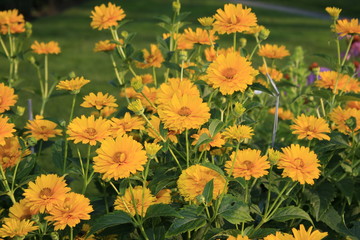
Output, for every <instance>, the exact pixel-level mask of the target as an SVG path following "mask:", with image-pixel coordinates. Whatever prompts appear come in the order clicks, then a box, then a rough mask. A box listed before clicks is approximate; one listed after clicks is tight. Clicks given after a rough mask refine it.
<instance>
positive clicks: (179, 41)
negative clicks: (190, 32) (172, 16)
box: [162, 33, 194, 50]
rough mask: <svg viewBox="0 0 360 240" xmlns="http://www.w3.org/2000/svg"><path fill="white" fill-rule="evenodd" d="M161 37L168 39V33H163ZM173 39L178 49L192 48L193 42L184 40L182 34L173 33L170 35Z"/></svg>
mask: <svg viewBox="0 0 360 240" xmlns="http://www.w3.org/2000/svg"><path fill="white" fill-rule="evenodd" d="M162 36H163V39H164V40H165V39H168V38H169V37H170V33H163V35H162ZM172 36H173V38H174V40H175V41H176V49H178V50H187V49H193V47H194V44H193V43H192V42H189V41H187V40H186V38H185V36H184V34H181V33H175V34H173V35H172Z"/></svg>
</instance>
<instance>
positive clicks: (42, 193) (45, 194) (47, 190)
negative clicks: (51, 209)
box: [39, 188, 52, 199]
mask: <svg viewBox="0 0 360 240" xmlns="http://www.w3.org/2000/svg"><path fill="white" fill-rule="evenodd" d="M51 195H52V192H51V189H50V188H43V189H41V191H40V193H39V196H40V198H43V199H44V198H45V199H46V198H49V197H50V196H51Z"/></svg>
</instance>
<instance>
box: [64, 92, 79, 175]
mask: <svg viewBox="0 0 360 240" xmlns="http://www.w3.org/2000/svg"><path fill="white" fill-rule="evenodd" d="M76 96H77V94H74V95H73V99H72V104H71V110H70V117H69V122H68V123H70V122H71V120H72V119H73V115H74V109H75V103H76ZM64 144H65V147H64V161H63V169H62V170H63V171H62V172H63V174H65V172H66V164H67V157H68V149H69V143H68V139H67V137H66V131H64Z"/></svg>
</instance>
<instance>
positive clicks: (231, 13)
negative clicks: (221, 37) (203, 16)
mask: <svg viewBox="0 0 360 240" xmlns="http://www.w3.org/2000/svg"><path fill="white" fill-rule="evenodd" d="M214 18H215V22H214V24H213V26H214V30H216V31H217V32H219V33H220V34H224V33H227V34H230V33H235V32H244V31H248V30H249V29H250V28H251V27H253V26H256V25H257V18H256V15H255V14H254V13H252V12H251V8H246V7H245V8H243V5H242V4H236V5H234V4H225V6H224V10H223V9H218V10H217V11H216V14H215V15H214Z"/></svg>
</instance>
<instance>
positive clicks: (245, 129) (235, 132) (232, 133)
mask: <svg viewBox="0 0 360 240" xmlns="http://www.w3.org/2000/svg"><path fill="white" fill-rule="evenodd" d="M253 131H254V130H253V129H252V127H249V126H246V125H234V126H230V127H228V128H226V129H225V131H224V132H223V133H222V135H223V136H224V138H225V139H226V140H228V139H229V140H236V141H238V142H241V141H244V140H248V139H251V138H252V136H253V135H254V133H253Z"/></svg>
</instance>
